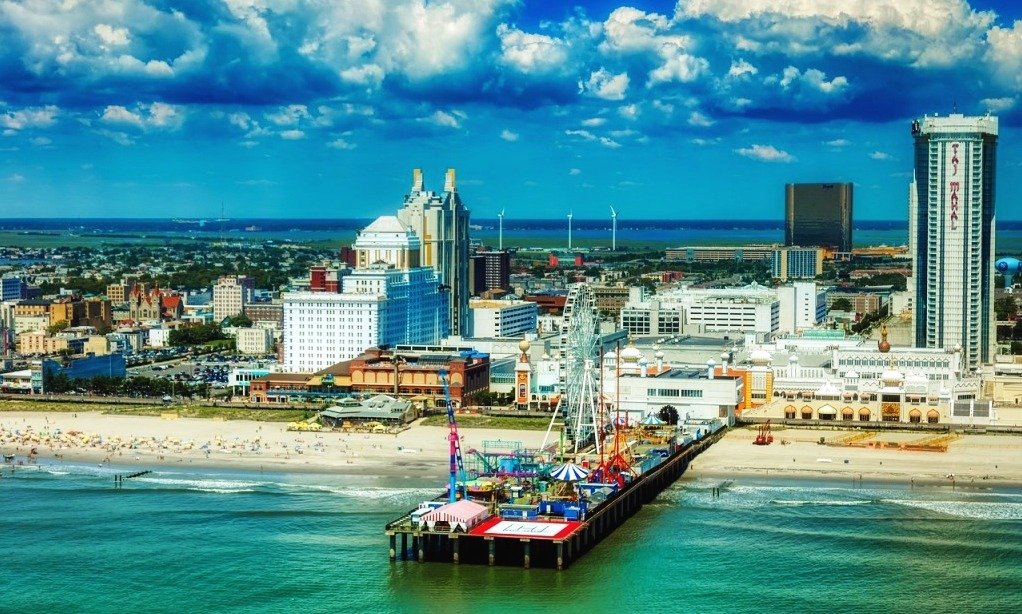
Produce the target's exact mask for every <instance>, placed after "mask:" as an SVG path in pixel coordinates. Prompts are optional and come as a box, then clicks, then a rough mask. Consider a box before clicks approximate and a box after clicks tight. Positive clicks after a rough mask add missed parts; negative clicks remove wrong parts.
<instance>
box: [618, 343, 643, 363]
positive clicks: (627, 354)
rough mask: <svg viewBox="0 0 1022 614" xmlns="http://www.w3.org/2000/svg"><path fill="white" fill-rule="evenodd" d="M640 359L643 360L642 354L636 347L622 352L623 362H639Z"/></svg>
mask: <svg viewBox="0 0 1022 614" xmlns="http://www.w3.org/2000/svg"><path fill="white" fill-rule="evenodd" d="M640 358H642V352H640V351H639V348H637V347H635V346H634V345H630V346H628V347H626V348H625V349H623V350H621V360H623V361H625V362H638V361H639V359H640Z"/></svg>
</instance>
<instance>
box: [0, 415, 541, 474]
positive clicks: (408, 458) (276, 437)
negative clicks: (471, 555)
mask: <svg viewBox="0 0 1022 614" xmlns="http://www.w3.org/2000/svg"><path fill="white" fill-rule="evenodd" d="M461 434H462V449H463V450H464V451H465V453H466V454H465V455H466V460H468V458H469V453H468V451H469V450H470V449H473V448H479V449H483V447H484V445H486V443H487V442H490V443H491V444H492V442H516V443H520V444H521V445H523V446H524V447H527V448H538V447H539V445H540V443H541V442H542V439H543V436H544V432H542V431H528V430H521V431H518V430H507V429H489V428H473V429H465V430H464V431H463V432H462V433H461ZM447 436H448V430H447V428H446V427H436V426H422V425H415V426H413V427H412V428H410V429H407V430H404V431H401V432H399V433H397V434H391V433H386V434H384V433H343V432H333V431H322V432H314V431H288V430H287V425H286V424H285V423H275V422H257V421H251V420H229V421H217V420H209V419H203V418H175V419H166V418H162V417H158V416H135V415H108V414H102V413H99V412H88V411H82V412H77V413H75V412H61V413H49V412H2V413H0V452H2V453H3V454H7V455H9V454H14V455H16V457H17V459H18V460H24V459H26V458H27V457H29V456H30V455H31V457H33V458H36V459H46V460H47V461H55V462H56V463H61V462H68V463H76V464H96V465H99V466H117V467H120V466H123V467H126V468H128V467H132V468H145V469H148V468H155V467H176V468H197V469H203V468H205V469H222V470H244V471H263V472H274V473H315V474H335V475H364V476H377V477H382V478H424V479H437V480H438V482H437V483H438V484H439V483H440V482H439V481H440V480H441V479H442V478H444V477H445V476H446V475H447V472H448V466H449V462H450V456H449V442H448V439H447ZM33 449H34V450H35V452H36V453H35V454H30V453H31V452H32V450H33ZM9 466H11V465H9V464H2V465H0V467H9ZM14 466H15V467H17V465H14Z"/></svg>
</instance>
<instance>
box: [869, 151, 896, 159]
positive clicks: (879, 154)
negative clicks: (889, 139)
mask: <svg viewBox="0 0 1022 614" xmlns="http://www.w3.org/2000/svg"><path fill="white" fill-rule="evenodd" d="M869 157H870V159H871V160H890V159H891V154H889V153H887V152H886V151H871V152H869Z"/></svg>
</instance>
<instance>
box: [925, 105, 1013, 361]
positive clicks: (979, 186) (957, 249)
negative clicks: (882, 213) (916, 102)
mask: <svg viewBox="0 0 1022 614" xmlns="http://www.w3.org/2000/svg"><path fill="white" fill-rule="evenodd" d="M912 136H913V137H914V138H915V177H914V186H915V190H916V192H915V194H914V195H913V196H912V197H910V198H909V202H910V204H911V207H912V210H911V211H910V212H909V232H910V233H912V234H913V235H914V237H913V241H912V244H913V245H914V248H915V253H913V254H912V256H913V263H914V264H915V266H916V270H914V271H913V276H914V277H915V290H916V296H915V317H914V321H915V340H916V345H917V346H920V347H931V348H933V347H938V348H945V349H947V350H949V351H950V350H954V349H957V348H958V347H960V348H961V350H962V368H963V369H971V368H975V367H977V366H979V365H980V364H981V363H983V362H989V361H991V360H993V354H994V351H995V349H996V339H995V337H994V335H995V331H996V329H995V327H994V312H993V302H994V287H993V265H994V179H995V176H996V170H995V168H996V161H997V157H996V153H997V118H996V117H990V116H985V117H966V116H964V115H961V114H957V113H956V114H952V115H949V116H947V117H936V116H935V117H923V118H922V119H918V120H916V121H914V122H912Z"/></svg>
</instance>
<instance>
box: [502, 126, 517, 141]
mask: <svg viewBox="0 0 1022 614" xmlns="http://www.w3.org/2000/svg"><path fill="white" fill-rule="evenodd" d="M500 138H502V139H504V140H505V141H507V142H509V143H514V142H515V141H517V140H518V133H517V132H511V131H510V130H508V129H507V128H505V129H504V130H502V131H501V132H500Z"/></svg>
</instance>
